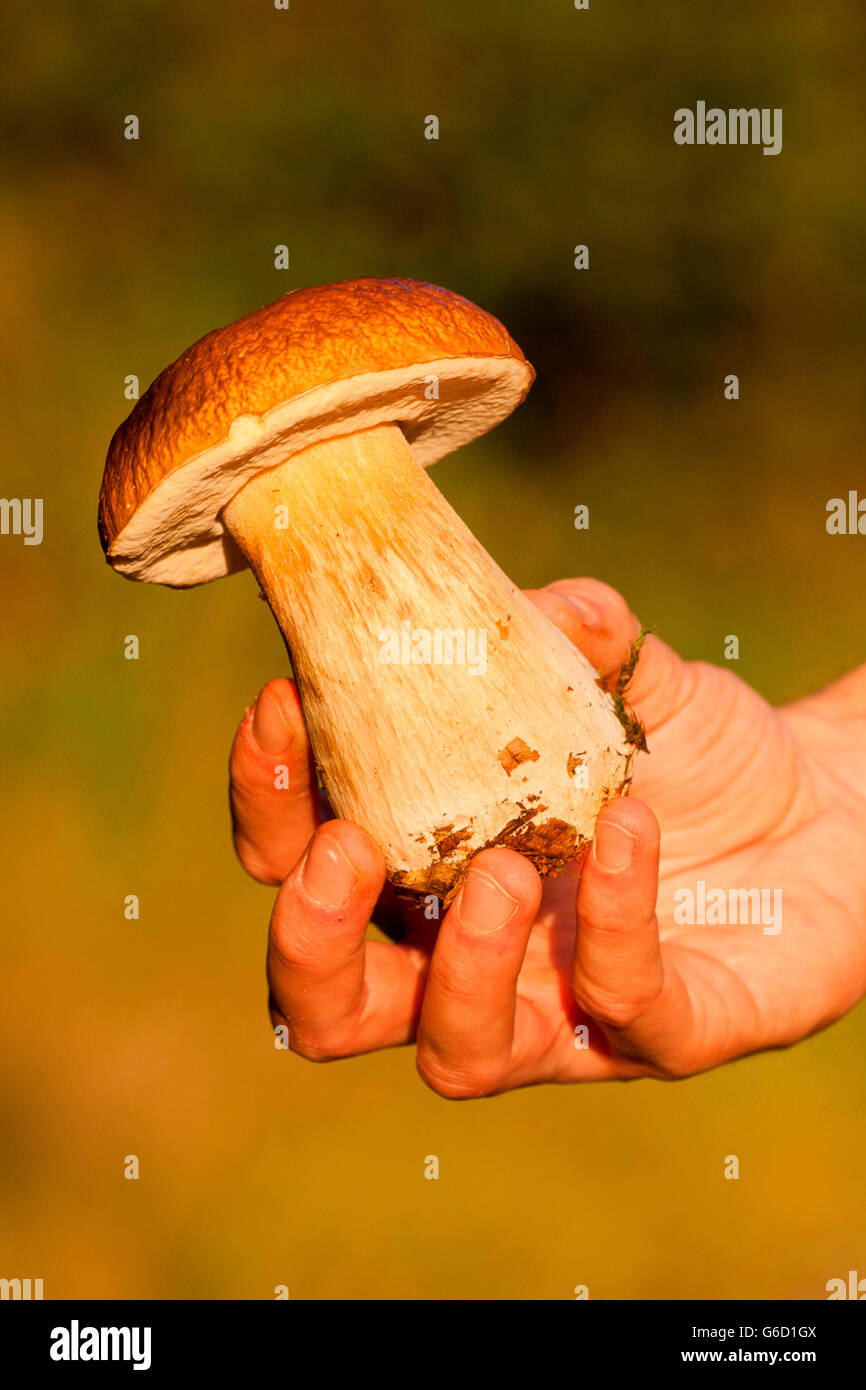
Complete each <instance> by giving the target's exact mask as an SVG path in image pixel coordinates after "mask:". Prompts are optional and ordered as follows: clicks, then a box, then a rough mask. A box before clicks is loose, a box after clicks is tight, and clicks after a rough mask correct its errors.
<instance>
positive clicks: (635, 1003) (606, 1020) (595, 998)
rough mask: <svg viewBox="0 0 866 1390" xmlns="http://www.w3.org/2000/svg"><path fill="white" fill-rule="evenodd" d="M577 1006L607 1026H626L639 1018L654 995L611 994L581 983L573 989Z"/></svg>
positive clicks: (597, 1021)
mask: <svg viewBox="0 0 866 1390" xmlns="http://www.w3.org/2000/svg"><path fill="white" fill-rule="evenodd" d="M574 993H575V999H576V1001H577V1004H578V1007H579V1008H580V1009H581V1011H582V1012H583V1013H585V1014H588V1015H589V1017H590V1018H592V1019H594V1020H595V1022H596V1023H600V1024H604V1025H606V1026H607V1027H609V1028H628V1027H630V1025H631V1024H633V1023H635V1022H636V1021H637V1019H639V1018H640V1016H641V1014H642V1013H643V1012H644V1010H645V1009H646V1008H647V1007H648V1006H649V1004H651V1003H652V1000H653V998H654V995H650V994H646V995H635V994H629V995H621V994H611V993H610V992H608V991H607V990H604V989H600V988H599V987H598V986H595V985H588V984H583V985H580V986H578V987H577V988H576V989H575V992H574Z"/></svg>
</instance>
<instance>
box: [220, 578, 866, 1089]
mask: <svg viewBox="0 0 866 1390" xmlns="http://www.w3.org/2000/svg"><path fill="white" fill-rule="evenodd" d="M530 597H531V598H532V599H533V601H534V602H535V603H536V604H537V605H538V606H539V608H541V610H542V611H543V612H544V613H546V614H547V616H548V617H549V618H551V620H552V621H553V622H555V623H556V624H557V625H558V626H559V627H560V628H561V629H562V630H563V631H564V632H565V633H566V635H567V636H568V637H570V638H571V640H572V641H574V642H575V643H576V644H577V645H578V646H579V647H580V649H581V650H582V651H583V652H584V653H585V654H586V656H587V657H588V658H589V660H590V661H591V662H592V663H593V665H594V666H595V667H596V669H597V670H598V671H599V672H600V673H601V675H602V676H603V677H604V679H605V680H606V681H607V683H608V684H609V685H613V684H614V683H615V681H616V677H617V675H618V672H619V669H620V667H621V665H622V663H623V661H624V659H625V658H626V656H627V654H628V652H629V650H630V645H631V643H632V642H633V641H634V639H635V638H636V636H637V635H638V633H639V631H640V624H639V622H638V620H637V619H636V618H635V617H634V615H633V614H632V613H630V611H629V609H628V606H627V604H626V603H625V601H624V600H623V599H622V598H621V597H620V595H619V594H617V593H616V592H615V591H614V590H613V589H611V588H609V587H608V586H607V585H605V584H601V583H599V582H598V581H596V580H592V579H572V580H561V581H559V582H557V583H555V584H552V585H550V586H549V587H548V588H546V589H542V590H536V591H531V592H530ZM628 698H629V702H630V704H631V706H632V708H633V709H634V710H635V712H636V713H637V714H638V716H639V717H640V719H641V720H642V721H643V723H644V725H645V727H646V730H647V738H648V743H649V748H650V754H649V755H648V756H647V755H639V756H638V757H637V759H636V766H635V776H634V782H633V788H632V795H631V796H630V797H628V798H627V799H618V800H616V801H614V802H611V803H610V804H609V805H608V806H607V807H606V808H605V810H604V811H603V813H602V815H601V816H600V818H599V822H598V827H597V831H596V837H595V841H594V844H593V846H592V849H591V850H590V851H589V852H588V853H587V854H586V855H585V856H584V859H583V862H582V863H575V864H573V865H571V866H570V867H569V868H568V869H567V870H566V871H565V872H564V873H563V874H561V875H559V876H558V877H556V878H549V879H546V880H545V881H544V882H543V884H542V881H541V880H540V879H539V877H538V874H537V873H536V871H535V869H534V868H533V866H532V865H531V864H530V862H529V861H528V860H526V859H524V858H523V857H522V856H521V855H519V854H517V853H515V852H514V851H512V850H507V849H502V848H494V849H488V850H483V851H482V852H481V853H480V854H478V855H476V857H475V859H474V860H473V863H472V868H471V869H470V871H469V874H468V875H467V878H466V881H465V884H464V887H463V889H462V891H461V893H460V895H459V896H458V898H457V899H455V901H454V903H453V904H452V906H451V908H450V910H449V911H448V912H447V914H446V915H445V916H444V918H443V920H442V921H441V923H439V922H429V921H426V920H425V919H424V916H423V913H422V912H421V911H420V910H419V909H417V908H407V907H406V906H405V905H404V904H401V903H400V902H398V901H397V900H395V899H394V897H393V895H392V893H391V891H390V888H389V886H388V885H387V884H386V883H385V870H384V861H383V858H382V854H381V852H380V850H379V849H378V847H377V846H376V845H375V844H374V842H373V841H372V840H371V839H370V837H369V836H368V835H367V834H366V833H365V832H364V831H363V830H361V829H360V828H359V827H358V826H356V825H352V824H350V823H349V822H347V821H341V820H333V819H330V820H329V819H327V818H326V817H327V814H328V812H327V808H326V807H323V806H322V805H321V802H320V798H319V794H318V792H317V790H316V782H315V775H314V771H313V765H312V759H311V756H310V750H309V746H308V743H307V738H306V734H305V731H304V725H303V719H302V717H301V712H300V707H299V703H298V697H297V692H296V690H295V687H294V685H293V684H292V682H291V681H288V680H286V679H278V680H274V681H271V682H269V684H268V685H266V686H265V687H264V689H263V690H262V692H261V694H260V695H259V697H258V700H257V701H256V703H255V704H254V705H253V706H251V707H250V709H249V710H248V711H247V713H246V715H245V716H244V719H243V721H242V722H241V725H240V728H239V730H238V733H237V736H236V738H235V742H234V746H233V749H232V754H231V801H232V815H233V823H234V840H235V846H236V849H237V852H238V855H239V856H240V859H241V862H242V864H243V865H244V868H245V869H246V870H247V872H248V873H250V874H251V875H252V876H253V877H254V878H255V879H257V880H258V881H259V882H261V883H269V884H279V885H280V890H279V893H278V896H277V900H276V904H275V906H274V910H273V915H272V917H271V924H270V936H269V945H268V980H269V985H270V1008H271V1017H272V1022H273V1023H274V1025H279V1024H285V1025H286V1026H287V1027H288V1030H289V1044H290V1046H291V1048H292V1049H293V1050H294V1051H295V1052H298V1053H300V1054H301V1056H303V1057H306V1058H309V1059H310V1060H312V1061H329V1060H333V1059H336V1058H340V1057H348V1056H352V1055H354V1054H357V1053H361V1052H368V1051H371V1050H373V1049H376V1048H381V1047H394V1046H397V1045H399V1044H405V1043H411V1042H415V1043H416V1045H417V1065H418V1071H419V1072H420V1075H421V1076H422V1078H423V1079H424V1081H425V1082H426V1083H427V1084H428V1085H429V1086H430V1087H431V1088H432V1089H433V1090H434V1091H436V1092H438V1093H439V1094H440V1095H442V1096H445V1097H448V1098H452V1099H467V1098H471V1097H478V1096H486V1095H491V1094H494V1093H496V1092H500V1091H505V1090H510V1089H512V1088H514V1087H518V1086H528V1085H533V1084H538V1083H541V1082H571V1081H602V1080H616V1079H619V1080H625V1079H630V1078H634V1077H641V1076H651V1077H658V1078H667V1079H672V1078H679V1077H686V1076H690V1075H692V1074H694V1073H696V1072H700V1071H704V1070H706V1069H708V1068H711V1067H715V1066H719V1065H720V1064H721V1063H723V1062H728V1061H731V1060H732V1059H733V1058H736V1057H740V1056H742V1055H744V1054H746V1053H750V1052H756V1051H759V1050H761V1049H765V1048H777V1047H787V1046H789V1045H791V1044H792V1043H795V1042H797V1041H798V1040H799V1039H801V1038H803V1037H805V1036H807V1035H808V1034H810V1033H812V1032H815V1031H816V1030H817V1029H820V1028H823V1027H826V1026H827V1025H828V1024H830V1023H832V1022H833V1021H834V1020H835V1019H837V1018H839V1017H840V1016H841V1015H842V1014H844V1013H845V1012H846V1011H847V1010H848V1009H850V1008H851V1007H852V1006H853V1005H854V1004H855V1003H856V1002H857V1000H858V999H860V998H861V996H862V995H863V993H864V992H866V796H864V790H863V789H864V787H866V667H861V668H860V669H859V670H857V671H854V672H852V673H850V674H849V675H848V676H845V677H843V678H842V679H841V680H840V681H837V682H836V683H835V684H833V685H831V686H829V687H828V688H826V689H825V690H822V691H820V692H819V693H818V694H816V695H812V696H810V697H809V698H807V699H805V700H801V701H798V702H797V703H795V704H793V705H790V706H787V707H785V708H782V709H773V708H772V707H771V706H770V705H768V704H767V703H766V702H765V701H764V700H762V699H761V697H760V696H759V695H757V694H756V692H755V691H753V690H752V689H750V687H749V686H747V685H746V684H745V683H744V682H743V681H741V680H740V679H739V678H738V677H737V676H736V675H734V674H733V672H732V671H731V670H729V669H722V668H718V667H715V666H710V665H707V664H705V663H703V662H684V661H683V660H681V658H680V657H679V656H677V655H676V653H675V652H674V651H672V650H671V648H670V647H667V646H666V645H665V644H664V643H663V642H661V641H660V640H659V639H658V638H656V637H654V636H650V637H649V638H648V639H647V641H646V642H645V644H644V646H643V648H642V651H641V655H640V659H639V661H638V664H637V668H636V670H635V673H634V677H633V680H632V683H631V685H630V687H629V693H628ZM275 765H285V766H286V767H288V769H289V781H290V786H289V789H288V790H278V789H277V788H275V786H274V767H275ZM650 807H652V808H653V809H652V810H651V809H650ZM660 846H661V856H660V854H659V850H660ZM698 879H703V880H704V881H705V882H706V884H707V887H708V888H710V887H718V888H722V889H724V890H725V891H726V892H727V890H728V889H730V888H737V887H743V888H747V889H755V888H757V889H770V890H775V889H781V890H782V895H783V896H782V901H783V916H782V929H781V931H778V932H776V933H774V934H767V933H765V932H764V931H763V929H762V926H761V924H760V923H758V924H755V925H725V926H710V925H694V926H688V925H678V924H677V923H676V922H675V920H674V897H673V894H674V892H675V890H676V889H678V888H680V889H681V888H691V890H692V891H695V888H696V881H697V880H698ZM771 896H772V894H771ZM371 919H375V921H376V923H377V925H379V926H381V927H382V928H383V930H384V931H385V932H386V933H387V934H388V935H389V936H390V937H391V938H392V939H391V940H390V941H385V942H383V941H377V940H367V939H366V933H367V926H368V924H369V922H370V920H371ZM580 1025H585V1026H586V1030H587V1033H586V1037H585V1039H584V1037H583V1036H582V1035H581V1034H579V1033H578V1034H576V1032H575V1029H576V1028H579V1027H580ZM584 1041H585V1043H586V1045H585V1046H580V1045H577V1044H580V1043H582V1042H584Z"/></svg>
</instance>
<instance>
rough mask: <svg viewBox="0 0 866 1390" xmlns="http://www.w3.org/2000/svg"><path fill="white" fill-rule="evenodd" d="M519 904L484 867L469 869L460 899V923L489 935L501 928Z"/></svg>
mask: <svg viewBox="0 0 866 1390" xmlns="http://www.w3.org/2000/svg"><path fill="white" fill-rule="evenodd" d="M519 906H520V904H519V903H518V901H517V899H516V898H512V896H511V894H510V893H506V891H505V889H504V888H503V887H502V886H501V884H499V883H497V882H496V879H495V878H491V877H490V875H489V874H486V873H485V872H484V870H483V869H470V870H469V873H468V875H467V878H466V883H465V884H464V886H463V896H462V897H461V899H460V923H461V925H462V926H464V927H467V928H468V930H469V931H474V932H479V933H480V934H481V935H488V934H489V933H490V932H495V931H501V930H502V928H503V927H504V926H505V925H506V924H507V923H508V922H510V921H511V919H512V917H513V916H514V914H515V912H516V911H517V909H518V907H519Z"/></svg>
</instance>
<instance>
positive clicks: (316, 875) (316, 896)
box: [301, 834, 358, 907]
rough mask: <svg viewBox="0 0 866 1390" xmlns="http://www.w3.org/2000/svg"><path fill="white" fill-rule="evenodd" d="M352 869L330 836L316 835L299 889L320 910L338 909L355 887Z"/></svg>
mask: <svg viewBox="0 0 866 1390" xmlns="http://www.w3.org/2000/svg"><path fill="white" fill-rule="evenodd" d="M357 883H358V875H357V873H356V871H355V867H354V865H353V864H351V863H350V862H349V860H348V858H347V857H346V855H345V854H344V853H343V850H342V849H341V847H340V845H339V844H338V842H337V841H336V840H335V839H333V838H332V836H330V835H321V834H318V835H315V836H314V837H313V843H312V844H311V845H310V848H309V850H308V851H307V857H306V859H305V860H304V867H303V869H302V870H301V885H302V887H303V889H304V892H305V893H306V895H307V897H308V898H309V899H310V900H311V901H312V902H314V903H318V905H319V907H339V906H340V905H341V904H342V903H344V902H345V901H346V899H347V898H348V897H349V896H350V895H351V893H352V891H353V889H354V888H355V887H356V886H357Z"/></svg>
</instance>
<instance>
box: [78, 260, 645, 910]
mask: <svg viewBox="0 0 866 1390" xmlns="http://www.w3.org/2000/svg"><path fill="white" fill-rule="evenodd" d="M533 377H534V373H533V370H532V367H531V366H530V365H529V363H528V362H527V361H526V359H525V358H524V356H523V353H522V352H521V351H520V348H519V347H518V346H517V344H516V343H515V342H514V341H513V339H512V338H511V337H510V336H509V334H508V333H507V332H506V330H505V329H504V328H503V326H502V324H500V323H499V322H498V321H497V320H496V319H495V318H493V317H492V316H491V315H490V314H488V313H486V312H485V311H484V310H482V309H479V308H478V307H477V306H475V305H474V304H471V303H470V302H469V301H468V300H466V299H464V298H462V296H460V295H457V294H453V293H451V292H450V291H449V290H444V289H440V288H438V287H437V286H435V285H428V284H421V283H419V282H417V281H412V280H405V279H385V280H379V279H361V280H351V281H346V282H344V283H341V284H332V285H324V286H321V287H317V288H312V289H302V290H296V291H294V292H292V293H290V294H287V295H285V296H284V297H283V298H282V299H279V300H277V301H276V302H275V303H273V304H269V305H267V306H265V307H264V308H262V309H258V310H256V311H255V312H254V313H251V314H248V315H246V316H245V317H244V318H241V319H239V320H238V321H237V322H236V323H233V324H231V325H229V326H228V327H226V328H220V329H217V330H216V331H214V332H212V333H209V334H207V335H206V337H204V338H202V339H200V341H199V342H197V343H195V344H194V345H193V347H191V348H189V349H188V350H187V351H186V352H185V353H184V354H183V355H182V356H181V357H179V358H178V360H177V361H176V362H174V363H173V364H172V365H171V366H170V367H168V368H167V369H166V370H165V371H164V372H162V374H161V375H160V376H159V377H158V378H157V379H156V381H155V382H154V383H153V385H152V386H151V387H150V389H149V390H148V391H147V392H146V394H145V395H144V396H142V398H141V400H140V401H139V402H138V403H137V405H136V406H135V408H134V410H133V411H132V413H131V414H130V415H129V417H128V418H127V420H125V421H124V423H123V424H122V425H121V426H120V428H119V429H118V430H117V432H116V433H115V435H114V438H113V439H112V441H111V445H110V448H109V451H108V459H107V462H106V466H105V475H104V478H103V483H102V491H101V496H100V512H99V528H100V535H101V539H102V543H103V547H104V549H105V551H106V554H107V557H108V560H109V563H110V564H111V565H112V566H113V567H114V568H115V569H116V570H118V571H119V572H120V573H121V574H123V575H125V576H126V577H127V578H129V579H138V580H147V581H150V582H155V583H160V584H167V585H170V586H173V587H177V588H184V587H188V586H190V585H195V584H202V583H204V582H206V581H207V580H210V579H217V578H219V577H221V576H223V575H227V574H230V573H231V572H232V571H234V570H239V569H241V568H243V567H244V566H245V565H249V566H250V568H251V569H252V570H253V572H254V574H255V576H256V578H257V580H258V583H259V586H260V588H261V590H262V592H263V593H264V595H265V597H266V598H267V600H268V603H269V604H270V607H271V609H272V611H273V614H274V616H275V618H276V620H277V622H278V623H279V626H280V629H281V631H282V633H283V636H284V638H285V642H286V646H287V648H288V651H289V655H290V658H291V663H292V668H293V672H294V676H295V679H296V681H297V684H298V690H299V694H300V698H301V702H302V706H303V711H304V717H305V720H306V724H307V727H308V730H309V735H310V739H311V743H312V747H313V750H314V756H315V760H316V764H317V766H318V768H319V771H320V775H321V779H322V783H323V785H324V787H325V790H326V792H327V794H328V797H329V799H330V801H331V804H332V805H333V807H334V810H335V811H336V813H337V814H338V815H340V816H343V817H346V818H347V819H349V820H352V821H355V822H356V823H358V824H359V825H361V826H363V827H364V828H365V829H366V830H367V831H369V833H370V834H371V835H372V836H373V838H374V839H375V840H376V841H377V842H378V843H379V845H380V846H381V847H382V849H383V851H384V853H385V858H386V862H387V868H388V875H389V878H390V879H391V881H392V882H393V883H395V884H396V885H398V887H400V888H402V889H403V890H406V891H411V892H413V893H417V894H436V895H437V896H441V897H443V898H445V899H446V900H448V899H450V897H451V896H453V894H454V892H455V891H456V889H457V887H458V886H459V883H460V881H461V878H462V874H463V872H464V870H465V867H466V865H467V863H468V860H469V858H470V857H471V855H472V854H474V853H475V852H476V851H477V850H479V849H482V848H483V847H484V846H487V845H492V844H502V845H509V846H512V847H513V848H515V849H517V850H520V851H521V852H522V853H524V854H526V855H528V856H529V857H530V858H531V859H532V860H533V862H534V863H535V864H536V866H537V867H538V869H539V870H540V871H541V872H542V873H551V872H555V871H556V870H557V869H560V868H561V867H562V866H563V865H564V864H565V863H567V862H568V861H569V860H571V859H573V858H574V857H575V855H576V854H577V853H579V852H580V850H581V849H582V848H583V847H584V846H585V845H586V843H587V842H588V841H589V839H590V838H591V836H592V833H593V827H594V824H595V819H596V816H597V815H598V812H599V810H600V809H601V807H602V805H603V804H604V803H605V801H606V800H607V799H608V798H609V797H611V796H612V795H615V794H617V793H619V792H621V791H623V790H624V789H625V787H626V786H627V783H628V780H629V769H630V763H631V756H632V753H633V748H632V746H631V744H630V743H629V740H628V738H627V736H626V732H625V730H624V727H623V724H622V722H621V721H620V718H619V716H618V714H617V710H616V708H615V705H614V701H613V700H612V698H611V696H610V694H609V693H608V692H607V691H606V690H604V689H603V688H602V687H601V684H600V682H599V681H598V680H597V677H596V673H595V671H594V670H593V668H592V667H591V666H590V664H589V662H588V661H587V660H586V659H585V657H584V656H583V655H582V654H581V653H580V652H579V651H578V650H577V649H576V648H575V647H574V646H573V645H572V644H571V643H570V642H569V641H568V639H567V638H566V637H565V636H564V635H563V634H562V633H561V632H560V631H559V630H558V629H557V628H556V627H554V625H553V624H552V623H550V622H549V621H548V620H547V618H545V617H543V616H542V614H541V613H540V612H539V610H538V609H537V608H536V607H535V605H534V604H532V603H531V602H530V601H529V600H528V599H527V598H526V597H525V596H524V595H523V594H522V593H521V591H520V590H519V589H517V588H516V587H515V585H514V584H512V583H511V581H510V580H509V579H508V578H507V577H506V575H505V574H504V573H503V572H502V570H501V569H499V567H498V566H497V565H496V564H495V563H494V561H493V560H492V559H491V558H490V556H489V555H488V554H487V553H486V551H485V550H484V549H483V548H482V546H481V545H480V544H479V542H478V541H477V540H476V539H475V537H474V536H473V535H472V534H471V532H470V531H469V530H468V529H467V527H466V526H465V525H464V524H463V522H462V521H461V520H460V518H459V517H458V516H457V515H456V513H455V512H454V511H453V510H452V508H451V507H450V506H449V505H448V503H447V502H446V501H445V499H444V497H442V495H441V494H440V493H439V491H438V490H437V489H436V487H435V486H434V485H433V483H432V482H431V481H430V479H429V477H428V475H427V473H426V471H425V468H426V466H427V465H429V464H431V463H434V462H435V461H436V460H437V459H439V458H441V457H442V456H443V455H444V454H447V453H449V452H451V451H452V450H453V449H456V448H458V447H459V446H460V445H461V444H465V443H467V442H468V441H469V440H471V439H474V438H476V437H477V436H478V435H480V434H483V433H484V432H485V431H486V430H489V429H490V428H492V426H494V425H496V424H498V423H499V422H500V421H501V420H503V419H504V418H505V417H506V416H507V415H508V414H509V413H510V412H511V410H512V409H513V408H514V407H515V406H516V405H517V404H519V402H520V401H521V400H522V399H523V397H524V396H525V394H526V392H527V391H528V389H529V387H530V385H531V383H532V380H533Z"/></svg>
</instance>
